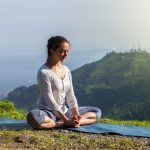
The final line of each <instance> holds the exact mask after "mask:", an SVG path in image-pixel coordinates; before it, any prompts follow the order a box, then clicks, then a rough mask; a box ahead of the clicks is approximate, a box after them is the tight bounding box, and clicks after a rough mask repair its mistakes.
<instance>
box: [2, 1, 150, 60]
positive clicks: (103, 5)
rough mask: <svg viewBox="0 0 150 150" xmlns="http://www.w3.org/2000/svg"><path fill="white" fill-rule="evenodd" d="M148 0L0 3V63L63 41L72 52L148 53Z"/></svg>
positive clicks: (149, 14)
mask: <svg viewBox="0 0 150 150" xmlns="http://www.w3.org/2000/svg"><path fill="white" fill-rule="evenodd" d="M149 6H150V1H149V0H71V1H70V0H43V1H41V0H13V1H12V0H0V58H2V57H3V58H7V57H8V56H10V57H11V56H17V55H18V54H19V53H21V54H30V53H33V54H34V53H41V54H42V53H43V52H44V51H45V52H46V44H47V40H48V38H50V37H51V36H55V35H62V36H65V37H66V38H67V39H68V40H69V41H70V42H71V49H72V50H90V49H98V48H111V49H114V50H115V49H116V50H117V49H123V50H129V49H131V48H137V47H138V41H139V40H140V43H141V48H142V49H147V50H149V49H150V42H149V39H150V9H149Z"/></svg>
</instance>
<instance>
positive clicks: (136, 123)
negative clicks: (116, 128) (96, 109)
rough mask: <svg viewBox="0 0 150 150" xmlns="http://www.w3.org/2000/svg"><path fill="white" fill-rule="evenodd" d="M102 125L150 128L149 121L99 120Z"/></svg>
mask: <svg viewBox="0 0 150 150" xmlns="http://www.w3.org/2000/svg"><path fill="white" fill-rule="evenodd" d="M98 122H101V123H111V124H118V125H134V126H142V127H150V121H149V120H143V121H139V120H113V119H109V118H103V119H100V120H98Z"/></svg>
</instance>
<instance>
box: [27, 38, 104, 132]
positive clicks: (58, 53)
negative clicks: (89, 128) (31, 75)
mask: <svg viewBox="0 0 150 150" xmlns="http://www.w3.org/2000/svg"><path fill="white" fill-rule="evenodd" d="M69 48H70V44H69V41H68V40H67V39H65V38H64V37H62V36H55V37H51V38H50V39H49V40H48V44H47V50H48V57H47V61H46V63H45V64H43V65H42V66H41V67H40V69H39V70H38V73H37V82H38V87H39V91H40V96H39V98H38V102H37V107H36V109H35V110H32V111H31V112H29V113H28V114H27V122H28V124H29V125H31V126H32V127H33V128H35V129H49V128H53V127H76V128H78V127H80V126H81V125H87V124H92V123H94V122H96V120H97V119H99V118H100V117H101V110H100V109H99V108H96V107H91V106H87V107H78V103H77V99H76V97H75V95H74V90H73V85H72V76H71V72H70V69H69V68H68V67H67V66H65V65H63V62H64V60H65V59H66V57H67V56H68V52H69ZM65 103H67V104H68V106H69V108H67V106H66V104H65Z"/></svg>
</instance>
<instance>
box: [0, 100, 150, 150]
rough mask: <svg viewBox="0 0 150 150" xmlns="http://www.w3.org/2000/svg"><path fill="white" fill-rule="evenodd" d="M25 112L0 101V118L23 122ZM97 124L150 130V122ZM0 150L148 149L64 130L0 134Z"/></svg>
mask: <svg viewBox="0 0 150 150" xmlns="http://www.w3.org/2000/svg"><path fill="white" fill-rule="evenodd" d="M26 114H27V112H26V111H24V110H18V109H16V108H15V106H14V104H13V103H11V102H9V101H8V100H4V101H0V117H9V118H15V119H25V118H26ZM98 122H102V123H111V124H121V125H136V126H143V127H150V121H136V120H132V121H131V120H130V121H125V120H113V119H108V118H103V119H100V120H99V121H98ZM1 149H32V150H36V149H43V150H53V149H55V150H60V149H64V150H67V149H69V150H70V149H83V150H84V149H86V150H87V149H90V150H92V149H94V150H96V149H98V150H99V149H150V139H148V138H142V137H141V138H138V137H126V136H119V135H108V134H88V133H80V132H73V131H68V130H64V129H57V130H56V129H51V130H38V131H33V130H21V131H14V130H0V150H1Z"/></svg>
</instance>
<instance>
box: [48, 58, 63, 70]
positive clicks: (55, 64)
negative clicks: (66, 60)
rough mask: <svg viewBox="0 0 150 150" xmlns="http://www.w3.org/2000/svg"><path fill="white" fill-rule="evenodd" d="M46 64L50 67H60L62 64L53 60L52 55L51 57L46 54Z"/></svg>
mask: <svg viewBox="0 0 150 150" xmlns="http://www.w3.org/2000/svg"><path fill="white" fill-rule="evenodd" d="M46 64H47V65H48V66H49V67H50V68H52V67H56V68H57V67H60V66H61V65H62V64H61V62H60V61H57V60H54V59H53V57H51V56H48V58H47V61H46Z"/></svg>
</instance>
